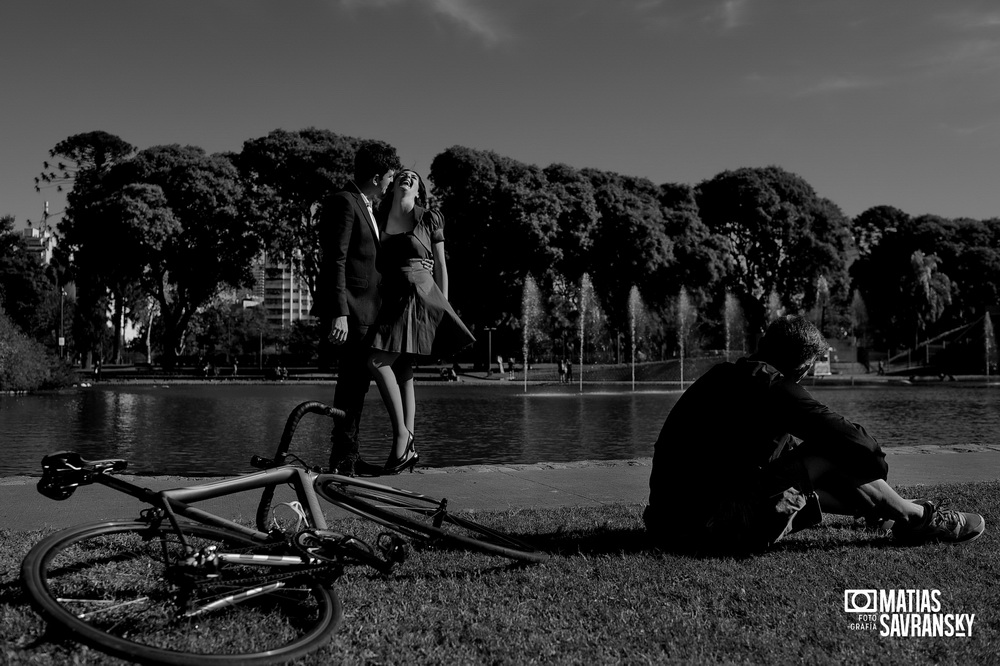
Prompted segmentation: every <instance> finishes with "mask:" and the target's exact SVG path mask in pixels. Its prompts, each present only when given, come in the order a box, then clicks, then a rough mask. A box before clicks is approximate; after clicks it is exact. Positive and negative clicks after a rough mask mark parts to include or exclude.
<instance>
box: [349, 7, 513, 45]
mask: <svg viewBox="0 0 1000 666" xmlns="http://www.w3.org/2000/svg"><path fill="white" fill-rule="evenodd" d="M339 2H340V4H341V6H342V7H344V8H346V9H351V10H353V9H373V8H374V9H381V8H384V7H391V6H393V5H399V4H403V3H412V4H413V5H414V6H415V7H419V8H420V9H427V10H430V11H431V13H433V14H437V15H440V16H444V17H445V18H447V19H448V20H450V21H451V22H452V23H455V24H457V25H458V26H460V27H461V28H462V29H464V30H466V31H467V32H469V33H471V34H473V35H474V36H476V37H478V38H479V39H481V40H482V41H483V43H484V44H486V45H487V46H495V45H497V44H499V43H501V42H504V41H507V40H509V39H510V38H511V34H510V31H509V29H508V28H507V26H506V24H505V22H504V21H503V20H502V19H501V18H500V17H499V16H497V15H496V14H495V13H493V12H491V11H490V10H488V9H487V8H486V5H487V3H486V2H484V1H483V0H339Z"/></svg>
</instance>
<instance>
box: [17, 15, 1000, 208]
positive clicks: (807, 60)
mask: <svg viewBox="0 0 1000 666" xmlns="http://www.w3.org/2000/svg"><path fill="white" fill-rule="evenodd" d="M0 26H3V35H2V37H0V94H2V98H3V101H2V102H0V215H13V216H14V217H15V221H16V224H17V225H18V226H22V225H24V224H25V223H26V221H27V220H29V219H30V220H33V221H35V222H37V221H38V220H39V219H40V217H41V213H42V209H43V206H44V202H45V201H49V202H50V210H51V212H52V213H53V220H54V221H57V220H58V215H59V213H60V211H62V210H63V209H64V207H65V199H64V198H63V195H61V194H59V193H57V192H55V191H54V190H43V191H42V192H41V193H37V192H35V189H34V177H35V176H36V175H37V174H38V172H39V171H40V170H41V168H42V162H43V160H46V159H48V151H49V150H50V149H51V148H52V147H53V146H54V145H55V144H56V143H58V142H59V141H61V140H63V139H65V138H67V137H69V136H71V135H73V134H78V133H83V132H90V131H94V130H103V131H106V132H109V133H111V134H114V135H117V136H119V137H121V138H122V139H124V140H125V141H127V142H129V143H131V144H132V145H134V146H136V147H137V148H139V149H142V148H148V147H150V146H155V145H162V144H174V143H177V144H183V145H195V146H200V147H202V148H204V149H205V150H206V151H208V152H221V151H239V150H240V149H241V147H242V144H243V142H244V141H247V140H249V139H254V138H258V137H261V136H264V135H266V134H267V133H269V132H271V131H273V130H275V129H284V130H290V131H294V130H299V129H304V128H307V127H318V128H322V129H328V130H331V131H333V132H336V133H338V134H342V135H348V136H356V137H362V138H371V139H383V140H385V141H388V142H390V143H392V144H393V145H395V146H396V147H397V149H398V150H399V152H400V155H401V157H402V160H403V163H404V164H405V165H407V166H410V167H413V168H415V169H416V170H417V171H419V172H421V173H423V174H426V173H427V171H428V169H429V167H430V164H431V161H432V160H433V158H434V156H435V155H437V154H438V153H440V152H442V151H444V150H446V149H447V148H449V147H452V146H456V145H458V146H466V147H469V148H474V149H481V150H492V151H495V152H497V153H499V154H501V155H505V156H507V157H510V158H513V159H516V160H518V161H521V162H524V163H527V164H535V165H538V166H543V167H544V166H548V165H550V164H554V163H563V164H568V165H570V166H572V167H575V168H584V167H592V168H596V169H601V170H605V171H614V172H618V173H621V174H626V175H630V176H641V177H645V178H649V179H650V180H652V181H653V182H654V183H656V184H662V183H667V182H670V183H687V184H690V185H697V184H698V183H700V182H702V181H704V180H707V179H710V178H712V177H713V176H715V175H717V174H719V173H721V172H722V171H726V170H731V169H737V168H740V167H763V166H769V165H777V166H780V167H782V168H784V169H786V170H788V171H790V172H792V173H795V174H797V175H799V176H801V177H802V178H804V179H805V180H806V181H807V182H808V183H809V184H810V185H812V186H813V188H814V189H815V190H816V192H817V193H818V194H819V196H821V197H825V198H827V199H830V200H831V201H833V202H834V203H836V204H837V205H839V206H840V207H841V209H842V210H843V211H844V212H845V213H846V214H847V215H850V216H855V215H858V214H859V213H861V212H863V211H864V210H866V209H867V208H869V207H871V206H876V205H883V204H886V205H891V206H895V207H897V208H900V209H902V210H903V211H905V212H906V213H909V214H911V215H920V214H924V213H931V214H936V215H941V216H944V217H972V218H976V219H986V218H992V217H1000V186H998V183H997V166H998V161H1000V150H998V149H1000V5H997V4H996V3H994V2H993V0H969V1H959V2H940V1H938V0H934V1H928V0H880V1H879V2H872V1H871V0H805V1H803V0H798V1H792V0H780V1H779V0H270V1H266V0H169V1H168V0H145V1H141V2H140V1H136V0H89V1H88V2H80V1H79V0H4V2H3V3H2V4H0Z"/></svg>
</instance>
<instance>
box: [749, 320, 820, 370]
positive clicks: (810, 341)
mask: <svg viewBox="0 0 1000 666" xmlns="http://www.w3.org/2000/svg"><path fill="white" fill-rule="evenodd" d="M827 349H829V345H827V342H826V340H825V339H824V338H823V334H822V333H820V332H819V329H817V328H816V327H815V326H813V324H812V322H810V321H809V320H807V319H805V318H804V317H801V316H799V315H785V316H784V317H778V318H777V319H775V320H774V321H773V322H771V324H770V325H769V326H768V327H767V330H766V331H765V332H764V337H763V338H761V339H760V342H759V343H758V344H757V355H758V356H759V357H760V358H761V359H762V360H764V361H766V362H767V363H770V364H771V365H773V366H774V367H775V368H777V369H778V370H780V371H781V372H782V373H783V374H785V375H796V374H801V373H802V371H803V370H806V369H807V368H808V367H809V366H810V365H812V363H813V361H815V360H816V359H817V358H818V357H819V356H821V355H822V354H823V353H825V352H826V351H827Z"/></svg>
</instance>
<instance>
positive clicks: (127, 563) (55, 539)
mask: <svg viewBox="0 0 1000 666" xmlns="http://www.w3.org/2000/svg"><path fill="white" fill-rule="evenodd" d="M183 532H184V538H185V540H187V541H188V545H189V546H194V547H195V548H199V549H200V548H210V547H212V546H216V547H218V549H219V552H227V553H232V552H240V553H251V554H258V555H267V554H268V553H267V550H268V549H267V547H266V546H262V545H260V544H255V543H254V542H252V541H250V540H248V539H246V538H245V537H240V536H239V535H236V534H233V533H231V532H228V531H226V530H221V529H217V528H212V527H206V526H201V525H190V526H188V525H184V527H183ZM203 552H210V551H203ZM272 555H273V553H272ZM185 557H186V555H185V552H184V549H183V548H182V546H181V544H180V543H179V539H178V537H177V534H176V533H175V532H174V531H173V530H172V529H170V527H169V526H163V527H150V526H149V525H148V524H147V523H144V522H112V523H94V524H90V525H81V526H77V527H73V528H70V529H67V530H63V531H61V532H57V533H55V534H53V535H51V536H49V537H47V538H45V539H43V540H42V541H41V542H39V543H38V544H37V545H36V546H35V547H34V548H32V549H31V551H30V552H29V553H28V555H27V556H26V557H25V559H24V562H23V564H22V565H21V576H22V580H23V582H24V585H25V588H26V590H27V592H28V595H29V598H30V601H31V605H32V606H33V607H34V608H35V610H36V611H38V613H39V614H40V615H41V616H42V617H44V618H45V619H46V620H47V621H49V622H50V623H54V624H56V625H59V626H61V627H63V628H65V629H66V630H68V631H69V632H70V633H71V634H72V635H73V636H74V637H75V638H76V639H78V640H80V641H82V642H84V643H86V644H88V645H90V646H91V647H94V648H96V649H98V650H101V651H103V652H107V653H109V654H113V655H115V656H118V657H122V658H125V659H131V660H135V661H141V662H144V663H153V664H191V665H194V664H199V665H200V664H214V663H222V664H225V663H237V662H238V663H244V664H268V663H273V662H276V661H284V660H288V659H292V658H295V657H297V656H300V655H303V654H305V653H306V652H309V651H310V650H313V649H315V648H318V647H319V646H320V645H321V644H322V643H323V642H324V641H325V640H326V639H327V638H328V637H329V635H330V634H331V633H333V632H334V631H335V630H336V629H337V627H338V626H339V625H340V622H341V619H342V610H341V606H340V601H339V599H338V598H337V597H336V595H335V594H334V592H333V591H332V590H331V589H329V586H328V584H327V583H326V582H323V581H320V580H318V579H316V578H314V577H313V576H311V575H309V573H308V572H302V573H301V575H297V576H294V577H293V576H291V575H290V576H289V577H287V578H283V579H282V580H281V581H280V582H283V583H284V586H283V587H281V588H280V589H271V588H272V587H274V586H276V585H277V582H275V579H276V578H277V576H279V575H281V574H282V573H285V574H290V572H291V569H277V568H272V567H263V566H259V565H257V566H255V565H252V564H251V565H247V564H229V563H222V562H220V563H219V564H218V565H217V567H216V569H215V570H214V571H212V572H210V573H209V572H207V571H206V570H205V568H203V567H202V568H198V569H197V570H196V571H195V572H193V573H191V574H186V573H185V570H184V568H183V566H181V564H182V563H183V562H184V561H185ZM220 559H221V558H220ZM164 562H167V563H168V564H167V565H165V564H164ZM275 572H278V573H277V574H276V573H275ZM185 576H186V577H185ZM251 590H253V592H251V593H250V594H246V593H247V592H248V591H251ZM241 592H242V593H244V595H245V596H247V597H249V598H247V599H246V600H245V601H242V602H238V603H235V604H231V605H225V604H226V601H225V600H226V599H231V598H232V597H233V595H236V594H239V593H241ZM213 601H215V602H218V605H219V606H222V607H220V608H217V609H214V610H213V609H209V610H204V612H201V613H199V614H197V615H195V616H191V615H190V613H191V609H192V607H194V606H195V605H197V607H199V608H204V607H205V604H209V603H212V602H213Z"/></svg>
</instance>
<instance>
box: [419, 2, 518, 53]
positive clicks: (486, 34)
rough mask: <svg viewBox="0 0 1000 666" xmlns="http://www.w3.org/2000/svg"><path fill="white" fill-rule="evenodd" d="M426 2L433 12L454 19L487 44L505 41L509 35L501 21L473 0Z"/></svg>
mask: <svg viewBox="0 0 1000 666" xmlns="http://www.w3.org/2000/svg"><path fill="white" fill-rule="evenodd" d="M428 4H430V6H431V7H432V8H433V9H434V11H435V12H437V13H439V14H444V15H445V16H447V17H448V18H450V19H452V20H454V21H455V22H456V23H458V24H459V25H461V26H462V27H464V28H466V29H467V30H469V31H471V32H472V33H473V34H475V35H478V36H479V37H481V38H482V39H483V40H484V41H485V42H486V43H487V44H488V45H491V46H492V45H494V44H497V43H499V42H502V41H506V40H507V39H508V38H509V37H510V35H509V34H508V32H507V28H506V26H505V25H504V24H503V22H502V21H500V20H499V19H498V17H497V16H495V15H493V14H491V13H490V12H488V11H487V10H486V9H485V8H484V7H483V6H482V4H481V3H479V2H476V1H475V0H431V2H429V3H428Z"/></svg>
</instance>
